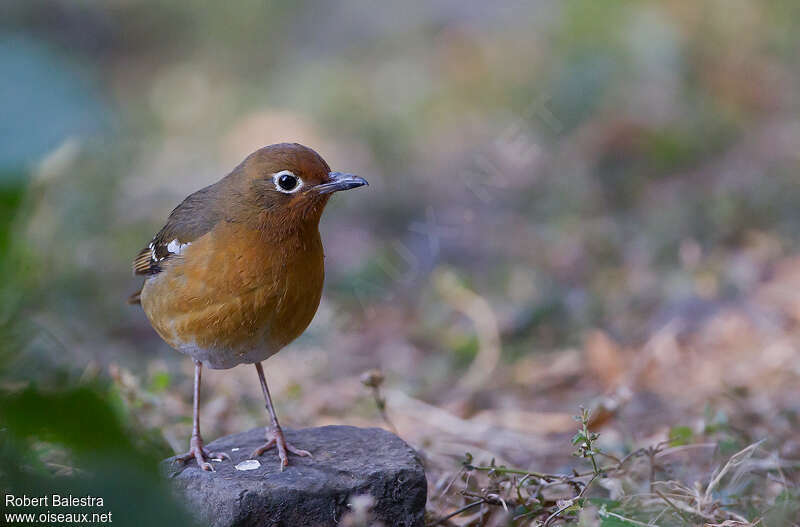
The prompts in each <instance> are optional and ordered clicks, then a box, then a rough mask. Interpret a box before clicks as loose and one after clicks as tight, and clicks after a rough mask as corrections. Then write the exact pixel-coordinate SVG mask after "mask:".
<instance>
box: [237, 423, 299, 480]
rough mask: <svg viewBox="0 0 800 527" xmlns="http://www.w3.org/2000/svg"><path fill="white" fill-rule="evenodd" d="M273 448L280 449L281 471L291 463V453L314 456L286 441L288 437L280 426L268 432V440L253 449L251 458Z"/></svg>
mask: <svg viewBox="0 0 800 527" xmlns="http://www.w3.org/2000/svg"><path fill="white" fill-rule="evenodd" d="M272 448H276V449H277V450H278V458H279V459H280V466H281V472H283V469H284V468H286V466H288V465H289V453H292V454H294V455H296V456H300V457H312V456H311V452H309V451H308V450H303V449H302V448H297V447H296V446H294V445H292V444H291V443H289V442H288V441H286V438H285V437H284V435H283V430H281V429H280V428H278V429H275V430H271V431H268V432H267V442H266V443H264V444H263V445H261V446H260V447H258V448H256V449H255V450H254V451H253V453H252V454H250V458H251V459H255V458H257V457H258V456H260V455H261V454H263V453H264V452H266V451H267V450H271V449H272Z"/></svg>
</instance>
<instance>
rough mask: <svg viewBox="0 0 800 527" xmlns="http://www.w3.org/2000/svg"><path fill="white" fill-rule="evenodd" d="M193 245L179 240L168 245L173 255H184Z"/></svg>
mask: <svg viewBox="0 0 800 527" xmlns="http://www.w3.org/2000/svg"><path fill="white" fill-rule="evenodd" d="M191 244H192V243H191V242H187V243H181V242H179V241H178V239H177V238H175V239H174V240H172V241H171V242H169V243H168V244H167V250H168V251H169V252H171V253H172V254H183V251H184V250H185V249H186V248H187V247H189V246H190V245H191Z"/></svg>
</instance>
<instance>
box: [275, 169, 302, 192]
mask: <svg viewBox="0 0 800 527" xmlns="http://www.w3.org/2000/svg"><path fill="white" fill-rule="evenodd" d="M272 179H273V181H274V182H275V188H277V189H278V190H280V191H281V192H284V193H287V194H291V193H293V192H297V191H298V190H300V187H302V186H303V181H302V180H301V179H300V178H299V177H297V176H295V175H294V174H293V173H292V172H290V171H289V170H281V171H280V172H278V173H277V174H275V175H273V176H272Z"/></svg>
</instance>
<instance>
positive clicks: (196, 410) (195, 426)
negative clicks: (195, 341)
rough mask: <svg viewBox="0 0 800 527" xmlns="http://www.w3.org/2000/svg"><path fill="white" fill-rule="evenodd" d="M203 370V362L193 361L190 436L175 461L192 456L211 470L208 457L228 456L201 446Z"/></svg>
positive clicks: (182, 460) (206, 468) (220, 457)
mask: <svg viewBox="0 0 800 527" xmlns="http://www.w3.org/2000/svg"><path fill="white" fill-rule="evenodd" d="M202 370H203V363H202V362H200V361H199V360H196V361H194V402H193V404H192V414H193V415H192V438H191V439H190V440H189V451H188V452H187V453H185V454H183V455H180V456H178V457H176V458H175V462H176V463H177V462H181V463H186V462H187V461H190V460H191V459H192V458H194V459H196V460H197V466H199V467H200V468H202V469H203V470H208V471H211V472H213V471H214V467H212V466H211V463H209V462H208V460H209V459H228V460H230V458H231V457H230V456H229V455H228V454H226V453H225V452H209V451H208V450H206V448H205V447H204V446H203V438H202V437H201V436H200V377H201V374H202Z"/></svg>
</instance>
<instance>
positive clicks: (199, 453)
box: [174, 436, 231, 472]
mask: <svg viewBox="0 0 800 527" xmlns="http://www.w3.org/2000/svg"><path fill="white" fill-rule="evenodd" d="M192 459H195V460H197V466H199V467H200V468H201V469H203V470H205V471H207V472H215V470H214V467H213V466H212V465H211V463H209V462H208V460H220V461H223V460H226V459H227V460H228V461H230V460H231V456H229V455H228V454H226V453H225V452H211V451H209V450H207V449H206V448H205V447H204V446H203V439H202V438H201V437H199V436H192V439H191V440H190V441H189V451H188V452H187V453H185V454H183V455H180V456H178V457H176V458H175V461H174V463H187V462H188V461H191V460H192Z"/></svg>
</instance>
